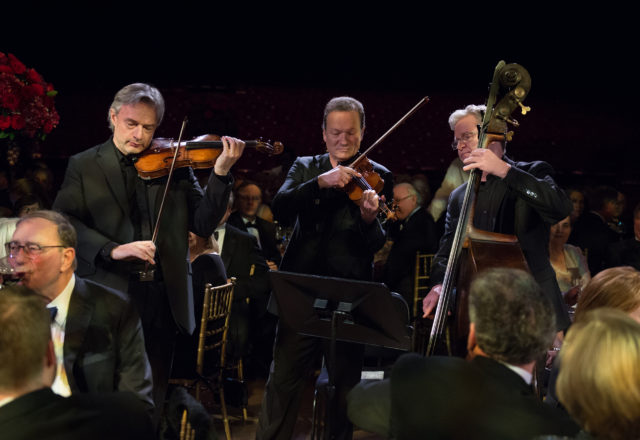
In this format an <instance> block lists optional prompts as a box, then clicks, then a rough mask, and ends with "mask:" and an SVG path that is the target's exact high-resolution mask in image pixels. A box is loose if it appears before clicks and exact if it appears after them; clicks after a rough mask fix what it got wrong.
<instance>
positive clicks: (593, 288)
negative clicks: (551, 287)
mask: <svg viewBox="0 0 640 440" xmlns="http://www.w3.org/2000/svg"><path fill="white" fill-rule="evenodd" d="M598 307H612V308H614V309H618V310H621V311H622V312H624V313H626V314H627V315H629V316H630V317H631V318H633V319H635V320H636V321H638V322H640V272H639V271H637V270H636V269H634V268H633V267H631V266H619V267H612V268H609V269H605V270H603V271H600V272H598V274H597V275H596V276H594V277H593V278H592V279H591V281H590V282H589V284H588V285H587V287H585V289H584V290H583V291H582V294H581V295H580V296H579V297H578V304H577V306H576V316H575V319H576V322H577V321H578V320H580V317H581V316H582V315H583V314H585V313H586V312H588V311H589V310H593V309H596V308H598Z"/></svg>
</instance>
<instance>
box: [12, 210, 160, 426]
mask: <svg viewBox="0 0 640 440" xmlns="http://www.w3.org/2000/svg"><path fill="white" fill-rule="evenodd" d="M76 243H77V239H76V231H75V229H74V228H73V226H72V225H71V223H69V222H68V221H67V219H66V218H65V217H63V216H62V215H61V214H59V213H57V212H54V211H34V212H31V213H29V214H27V215H26V216H25V217H23V218H21V219H20V221H19V222H18V224H17V227H16V230H15V232H14V233H13V238H12V240H11V241H10V242H8V243H6V245H5V246H6V249H7V254H8V255H9V261H10V264H11V266H12V267H13V268H14V270H15V271H16V274H17V276H18V278H19V280H20V281H19V284H22V285H24V286H26V287H28V288H30V289H32V290H33V291H35V292H36V293H38V294H40V295H42V296H44V297H46V298H48V299H49V301H50V302H49V304H48V306H47V307H48V308H50V309H51V310H50V311H51V315H52V317H53V319H52V321H51V333H52V339H53V343H54V348H55V354H56V358H57V363H58V370H57V372H56V377H55V380H54V382H53V385H52V389H53V391H54V392H55V393H56V394H59V395H62V396H69V395H70V394H76V393H81V392H98V393H103V392H111V391H130V392H133V393H135V395H136V396H137V397H138V398H139V399H140V400H141V401H142V402H143V403H144V404H145V406H146V407H147V409H148V410H149V414H151V412H152V410H153V407H154V405H153V399H152V397H151V389H152V382H151V367H150V366H149V361H148V359H147V355H146V352H145V349H144V337H143V335H142V326H141V324H140V318H139V316H138V314H137V312H136V310H135V308H134V307H133V305H132V304H131V302H130V300H129V299H128V298H127V297H126V296H125V295H123V294H121V293H119V292H117V291H115V290H113V289H110V288H107V287H104V286H101V285H99V284H96V283H93V282H91V281H88V280H83V279H82V278H80V277H77V276H75V275H74V273H73V270H74V268H75V256H76V250H75V247H76Z"/></svg>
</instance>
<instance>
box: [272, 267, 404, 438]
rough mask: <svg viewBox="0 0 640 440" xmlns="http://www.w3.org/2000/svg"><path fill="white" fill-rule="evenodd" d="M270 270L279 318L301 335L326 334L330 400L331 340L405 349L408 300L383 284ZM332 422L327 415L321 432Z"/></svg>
mask: <svg viewBox="0 0 640 440" xmlns="http://www.w3.org/2000/svg"><path fill="white" fill-rule="evenodd" d="M270 276H271V286H272V290H273V293H274V295H275V298H276V302H277V304H278V315H279V317H280V319H282V320H283V321H284V322H285V323H286V324H287V325H288V326H289V327H291V328H292V329H294V330H295V331H297V332H298V333H300V334H302V335H306V336H313V337H318V338H323V339H329V340H330V349H329V359H328V362H329V365H330V368H328V371H329V386H328V393H327V394H328V404H329V405H332V403H333V402H332V400H333V398H334V395H335V385H334V383H335V382H334V377H333V374H334V372H335V368H334V366H335V343H336V341H343V342H355V343H360V344H365V345H374V346H380V347H387V348H394V349H398V350H404V351H408V350H409V349H410V347H411V327H410V325H409V317H408V306H407V304H406V302H405V301H404V300H402V298H401V297H400V296H399V295H397V294H396V297H394V295H392V294H391V292H390V291H389V289H388V288H387V286H386V285H384V284H381V283H373V282H367V281H356V280H349V279H344V278H332V277H323V276H318V275H307V274H299V273H292V272H283V271H272V272H270ZM399 304H403V305H404V311H403V310H402V307H400V306H399ZM329 407H330V408H331V407H332V406H329ZM331 423H332V421H331V420H330V418H328V419H327V425H328V426H326V427H325V431H326V432H331V429H330V424H331Z"/></svg>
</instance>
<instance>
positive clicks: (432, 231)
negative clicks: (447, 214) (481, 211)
mask: <svg viewBox="0 0 640 440" xmlns="http://www.w3.org/2000/svg"><path fill="white" fill-rule="evenodd" d="M393 203H394V205H395V206H397V208H396V216H397V217H398V220H397V221H395V222H393V223H391V225H390V226H389V227H388V228H387V237H388V239H390V240H391V241H392V242H393V244H392V246H391V250H390V252H389V256H388V257H387V261H386V263H385V265H384V268H383V276H382V281H383V282H384V283H385V284H386V285H387V286H388V287H389V289H391V290H392V291H394V292H397V293H399V294H401V295H402V296H403V298H404V299H405V300H406V301H407V304H408V305H409V308H410V310H413V280H414V272H415V267H416V252H418V251H420V252H427V253H435V251H436V250H437V248H438V237H437V235H436V225H435V223H434V221H433V218H432V217H431V214H429V213H428V212H427V211H426V210H425V209H424V207H423V206H422V200H420V194H419V193H418V191H417V190H416V188H415V187H414V186H413V185H412V184H410V183H408V182H404V183H398V184H397V185H396V186H394V187H393Z"/></svg>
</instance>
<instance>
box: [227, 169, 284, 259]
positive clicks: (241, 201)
mask: <svg viewBox="0 0 640 440" xmlns="http://www.w3.org/2000/svg"><path fill="white" fill-rule="evenodd" d="M235 200H236V210H235V211H234V212H232V213H231V215H229V219H228V220H227V222H228V223H229V224H230V225H233V226H235V227H236V228H238V229H240V230H241V231H245V232H248V233H250V234H251V235H253V236H254V237H256V239H257V240H258V246H260V253H261V254H262V256H263V257H264V258H265V260H267V264H268V265H269V269H271V270H278V264H280V259H281V257H280V250H278V245H277V244H276V226H275V225H274V224H273V223H269V222H268V221H266V220H264V219H262V218H260V217H258V215H257V214H258V208H259V207H260V204H261V203H262V190H261V189H260V187H259V186H258V185H256V184H255V183H251V182H247V181H245V182H243V183H241V184H240V185H239V186H238V188H236V190H235Z"/></svg>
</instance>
